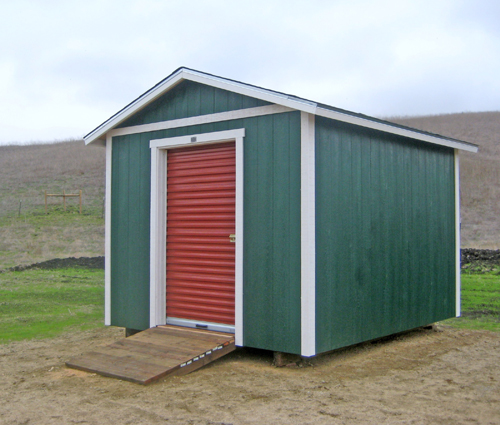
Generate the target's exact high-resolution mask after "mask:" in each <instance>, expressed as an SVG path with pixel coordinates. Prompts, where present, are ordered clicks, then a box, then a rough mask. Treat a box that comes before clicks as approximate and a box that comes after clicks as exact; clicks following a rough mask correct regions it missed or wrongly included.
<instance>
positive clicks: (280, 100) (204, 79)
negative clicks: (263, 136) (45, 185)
mask: <svg viewBox="0 0 500 425" xmlns="http://www.w3.org/2000/svg"><path fill="white" fill-rule="evenodd" d="M182 80H190V81H194V82H197V83H201V84H205V85H208V86H212V87H216V88H219V89H222V90H228V91H231V92H234V93H239V94H242V95H244V96H250V97H254V98H257V99H261V100H264V101H267V102H270V103H275V104H277V105H282V106H287V107H289V108H293V109H297V110H300V111H304V112H309V113H314V111H315V110H316V103H314V102H310V101H307V100H302V99H296V98H294V99H292V98H290V96H287V95H285V94H281V93H277V92H272V91H270V90H266V89H262V88H259V87H254V86H250V85H247V84H244V83H238V82H236V81H230V80H226V79H224V78H221V77H216V76H212V75H207V74H203V73H201V72H197V71H193V70H187V69H180V70H179V71H178V72H176V73H174V74H172V75H171V76H170V77H169V78H167V79H165V80H164V81H163V82H162V83H160V84H158V85H157V86H156V87H155V88H154V89H151V90H150V91H149V92H146V93H145V94H144V95H143V96H141V97H139V98H138V99H137V100H136V101H135V102H132V103H131V104H130V105H128V106H127V107H126V108H124V109H123V110H122V111H121V112H120V113H118V114H116V115H115V116H114V117H112V118H110V119H109V120H108V121H106V122H105V123H104V124H102V125H101V126H99V127H97V128H96V129H95V130H94V131H93V132H92V133H90V134H89V135H87V136H86V137H84V140H85V144H86V145H88V144H90V143H94V142H97V141H100V142H101V143H102V137H103V136H104V135H105V134H106V133H107V132H108V131H109V130H112V129H113V128H114V127H116V126H117V125H118V124H120V123H121V122H123V121H125V120H126V119H127V118H128V117H130V116H131V115H133V114H134V113H136V112H137V111H139V110H140V109H142V108H143V107H144V106H146V105H147V104H148V103H150V102H152V101H153V100H155V99H156V98H158V97H159V96H161V95H162V94H163V93H165V92H166V91H168V90H170V89H171V88H172V87H174V86H175V85H177V84H178V83H180V82H181V81H182Z"/></svg>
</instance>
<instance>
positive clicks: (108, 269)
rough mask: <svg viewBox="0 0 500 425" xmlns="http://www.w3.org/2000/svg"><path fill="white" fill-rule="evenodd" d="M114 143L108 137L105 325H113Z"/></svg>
mask: <svg viewBox="0 0 500 425" xmlns="http://www.w3.org/2000/svg"><path fill="white" fill-rule="evenodd" d="M112 153H113V141H112V138H111V136H107V137H106V188H105V195H104V196H105V198H104V200H105V213H104V324H105V325H106V326H110V325H111V171H112V170H111V164H112V163H113V161H112Z"/></svg>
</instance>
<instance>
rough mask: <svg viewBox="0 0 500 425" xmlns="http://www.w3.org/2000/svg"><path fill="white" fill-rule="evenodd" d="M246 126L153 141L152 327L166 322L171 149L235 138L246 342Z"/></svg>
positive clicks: (238, 283)
mask: <svg viewBox="0 0 500 425" xmlns="http://www.w3.org/2000/svg"><path fill="white" fill-rule="evenodd" d="M244 137H245V129H244V128H240V129H235V130H227V131H217V132H213V133H203V134H193V135H188V136H180V137H170V138H164V139H156V140H151V141H150V143H149V146H150V148H151V228H150V229H151V230H150V238H151V239H150V244H151V246H150V252H151V254H150V327H154V326H158V325H161V324H165V322H166V304H165V299H166V298H165V297H166V293H165V292H166V276H165V270H166V234H167V229H166V223H167V161H166V158H167V150H168V149H170V148H174V147H181V146H186V145H189V146H196V145H203V144H208V143H210V144H211V143H221V142H226V141H235V145H236V215H235V220H236V223H235V224H236V246H235V249H236V262H235V343H236V345H238V346H242V345H243V175H244V174H243V159H244V158H243V141H244Z"/></svg>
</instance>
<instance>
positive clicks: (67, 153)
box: [0, 141, 105, 270]
mask: <svg viewBox="0 0 500 425" xmlns="http://www.w3.org/2000/svg"><path fill="white" fill-rule="evenodd" d="M104 160H105V151H104V148H102V147H94V146H88V147H86V146H85V145H84V143H83V141H68V142H60V143H53V144H34V145H26V146H0V182H1V183H0V270H1V269H4V268H6V267H11V266H14V265H18V264H30V263H33V262H38V261H42V260H47V259H51V258H56V257H70V256H97V255H103V253H104V219H103V217H102V206H103V197H104V164H105V161H104ZM80 189H81V190H82V192H83V196H82V198H83V200H82V203H83V207H82V214H81V215H80V214H78V200H77V199H78V198H70V199H68V200H67V211H66V212H64V211H63V204H62V198H49V208H48V210H49V214H47V215H46V214H45V200H44V190H47V191H48V192H49V193H62V191H63V190H65V191H66V193H75V192H77V191H78V190H80Z"/></svg>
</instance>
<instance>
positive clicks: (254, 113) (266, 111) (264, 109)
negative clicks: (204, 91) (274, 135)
mask: <svg viewBox="0 0 500 425" xmlns="http://www.w3.org/2000/svg"><path fill="white" fill-rule="evenodd" d="M291 111H294V109H291V108H288V107H286V106H281V105H267V106H258V107H256V108H247V109H237V110H235V111H228V112H218V113H216V114H206V115H198V116H196V117H189V118H179V119H176V120H170V121H160V122H155V123H151V124H142V125H134V126H131V127H123V128H115V129H114V130H111V131H110V132H109V134H111V136H113V137H114V136H124V135H127V134H138V133H148V132H151V131H158V130H168V129H171V128H179V127H188V126H191V125H200V124H211V123H214V122H222V121H230V120H237V119H242V118H252V117H260V116H263V115H271V114H281V113H284V112H291Z"/></svg>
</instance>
